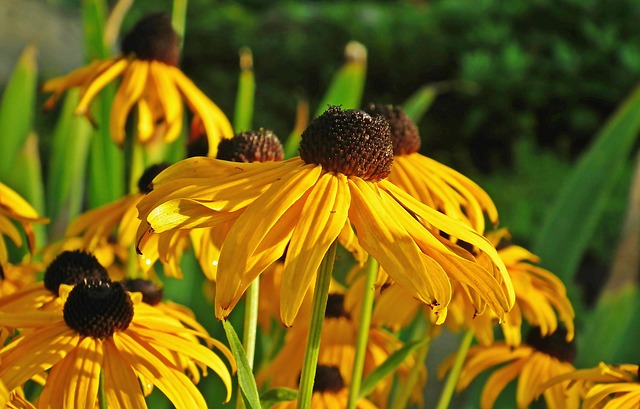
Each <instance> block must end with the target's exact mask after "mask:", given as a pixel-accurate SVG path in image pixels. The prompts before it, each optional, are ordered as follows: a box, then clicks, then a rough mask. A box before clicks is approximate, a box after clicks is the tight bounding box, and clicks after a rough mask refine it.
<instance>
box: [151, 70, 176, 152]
mask: <svg viewBox="0 0 640 409" xmlns="http://www.w3.org/2000/svg"><path fill="white" fill-rule="evenodd" d="M166 68H167V65H166V64H163V63H161V62H158V61H151V75H152V77H153V81H154V83H155V85H156V87H157V95H158V99H159V100H160V103H161V105H162V108H163V110H164V114H165V121H166V122H167V125H168V129H167V132H166V134H165V136H164V141H165V142H167V143H170V142H173V141H174V140H176V139H177V138H178V136H179V135H180V131H181V129H182V115H183V108H182V98H181V96H180V92H178V89H177V87H176V84H175V83H174V82H173V78H172V77H171V70H167V69H166Z"/></svg>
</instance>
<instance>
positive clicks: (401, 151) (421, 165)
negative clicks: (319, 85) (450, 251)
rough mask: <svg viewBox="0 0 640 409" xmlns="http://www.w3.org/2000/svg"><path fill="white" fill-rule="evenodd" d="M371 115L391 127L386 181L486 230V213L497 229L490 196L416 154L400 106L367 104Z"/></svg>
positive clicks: (411, 128)
mask: <svg viewBox="0 0 640 409" xmlns="http://www.w3.org/2000/svg"><path fill="white" fill-rule="evenodd" d="M366 111H367V112H368V113H369V114H371V115H376V114H378V115H382V116H384V117H385V118H386V119H387V120H388V121H389V124H390V125H391V139H392V141H393V155H394V158H393V166H392V167H391V174H390V175H389V181H390V182H391V183H393V184H395V185H396V186H398V187H400V188H402V189H404V190H405V191H406V192H408V193H409V194H411V195H412V196H413V197H415V198H416V199H418V200H420V201H421V202H422V203H425V204H426V205H428V206H431V207H432V208H434V209H436V210H439V211H441V212H442V213H444V214H446V215H448V216H451V217H452V218H454V219H456V220H460V221H463V222H465V223H468V224H469V225H470V226H471V227H473V228H474V229H475V230H476V231H477V232H478V233H480V234H482V233H484V230H485V213H486V214H487V216H488V217H489V219H490V220H491V222H492V223H493V224H494V225H496V224H498V211H497V210H496V206H495V205H494V203H493V201H492V200H491V198H490V197H489V195H488V194H487V193H486V192H485V191H484V190H483V189H482V188H480V186H478V185H477V184H476V183H475V182H473V181H472V180H470V179H469V178H467V177H466V176H464V175H462V174H461V173H459V172H457V171H455V170H453V169H451V168H450V167H448V166H445V165H443V164H441V163H439V162H437V161H435V160H433V159H431V158H429V157H426V156H423V155H421V154H419V153H418V151H419V150H420V144H421V140H420V134H419V133H418V128H417V127H416V125H415V123H413V121H412V120H411V119H410V118H409V117H408V116H407V115H406V114H405V112H404V111H403V110H402V108H401V107H400V106H394V105H374V104H370V105H369V107H368V108H367V110H366Z"/></svg>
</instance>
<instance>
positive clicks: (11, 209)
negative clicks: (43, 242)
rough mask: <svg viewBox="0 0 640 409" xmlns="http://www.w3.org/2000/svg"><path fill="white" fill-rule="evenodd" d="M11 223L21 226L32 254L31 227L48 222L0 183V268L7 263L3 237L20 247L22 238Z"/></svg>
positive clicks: (33, 243) (32, 234)
mask: <svg viewBox="0 0 640 409" xmlns="http://www.w3.org/2000/svg"><path fill="white" fill-rule="evenodd" d="M12 221H17V222H18V223H20V224H21V225H22V228H23V229H24V232H25V234H26V236H27V244H28V246H29V251H30V252H31V253H33V252H34V250H35V246H36V243H35V241H36V238H35V235H34V232H33V227H32V226H31V225H32V224H33V223H46V222H48V220H47V219H44V218H41V217H40V216H38V213H37V212H36V211H35V209H34V208H33V207H32V206H31V205H30V204H29V203H28V202H27V201H26V200H24V199H23V198H22V197H21V196H20V195H19V194H18V193H16V192H15V191H14V190H13V189H11V188H10V187H9V186H7V185H5V184H4V183H0V268H2V266H3V265H5V264H6V263H7V262H8V261H9V255H8V253H7V247H6V245H5V242H4V236H7V237H9V238H10V239H11V241H13V242H14V243H15V244H16V246H18V247H21V246H22V236H21V235H20V231H19V230H18V229H17V228H16V227H15V226H14V224H13V223H12Z"/></svg>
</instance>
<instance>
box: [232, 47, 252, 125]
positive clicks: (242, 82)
mask: <svg viewBox="0 0 640 409" xmlns="http://www.w3.org/2000/svg"><path fill="white" fill-rule="evenodd" d="M255 92H256V81H255V76H254V74H253V57H252V56H251V50H250V49H248V48H243V49H241V50H240V78H239V79H238V93H237V95H236V109H235V114H234V116H233V128H234V130H235V131H236V132H244V131H248V130H250V129H251V124H252V120H253V105H254V102H253V101H254V96H255Z"/></svg>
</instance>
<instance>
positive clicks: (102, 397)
mask: <svg viewBox="0 0 640 409" xmlns="http://www.w3.org/2000/svg"><path fill="white" fill-rule="evenodd" d="M98 408H100V409H107V408H108V405H107V395H106V393H105V392H104V371H100V381H99V383H98Z"/></svg>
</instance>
